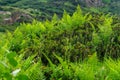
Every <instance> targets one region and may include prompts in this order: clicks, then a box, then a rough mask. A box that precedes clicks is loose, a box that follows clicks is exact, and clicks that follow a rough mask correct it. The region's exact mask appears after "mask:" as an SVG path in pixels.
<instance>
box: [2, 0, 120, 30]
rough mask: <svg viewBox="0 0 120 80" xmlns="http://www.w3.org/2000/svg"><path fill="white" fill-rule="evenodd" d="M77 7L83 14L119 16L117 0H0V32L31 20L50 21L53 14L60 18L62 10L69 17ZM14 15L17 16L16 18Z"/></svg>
mask: <svg viewBox="0 0 120 80" xmlns="http://www.w3.org/2000/svg"><path fill="white" fill-rule="evenodd" d="M77 5H80V6H81V8H82V9H83V11H84V13H87V12H91V13H97V14H100V13H102V12H105V13H109V12H111V13H112V14H117V15H119V14H120V10H119V9H120V1H119V0H35V1H33V0H0V25H1V26H2V27H0V31H5V30H6V29H8V30H14V28H10V27H8V26H6V24H8V25H9V24H10V25H11V24H12V25H13V24H15V25H16V24H19V23H23V22H31V21H32V20H33V19H36V20H38V21H43V20H46V19H49V20H50V19H51V18H52V16H53V15H54V14H55V13H56V14H57V15H58V16H59V17H62V14H63V12H64V10H65V11H67V12H68V13H69V14H70V15H71V14H72V13H73V12H74V11H75V9H76V6H77ZM14 13H18V14H19V15H17V16H16V14H14ZM12 16H14V17H12ZM3 26H5V27H3Z"/></svg>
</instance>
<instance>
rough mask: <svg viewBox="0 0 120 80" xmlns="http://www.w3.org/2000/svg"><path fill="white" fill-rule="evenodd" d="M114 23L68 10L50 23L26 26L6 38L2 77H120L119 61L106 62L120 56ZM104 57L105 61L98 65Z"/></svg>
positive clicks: (0, 53)
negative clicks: (69, 12) (71, 12)
mask: <svg viewBox="0 0 120 80" xmlns="http://www.w3.org/2000/svg"><path fill="white" fill-rule="evenodd" d="M114 20H116V18H113V17H111V15H104V14H102V15H95V14H92V15H91V14H85V15H83V14H82V11H81V9H80V7H79V6H78V7H77V10H76V12H74V13H73V15H72V16H70V15H69V14H68V13H67V12H66V11H64V14H63V18H62V19H59V18H58V17H57V16H56V15H54V17H53V19H52V20H51V21H49V20H46V21H45V22H38V21H33V23H32V24H21V25H20V26H19V27H18V28H17V29H16V30H15V31H14V32H13V33H10V32H7V33H6V34H5V35H3V36H2V37H1V40H0V70H1V72H0V79H7V80H12V78H14V79H15V80H27V79H30V80H42V79H46V80H49V79H51V80H53V79H55V80H65V79H66V80H71V79H73V80H80V79H81V80H88V79H90V80H94V79H102V80H104V79H107V80H110V79H119V74H120V73H119V68H118V66H119V62H120V61H119V60H118V62H115V61H113V60H112V59H111V60H108V59H107V58H108V57H111V58H116V59H117V58H119V56H120V54H119V53H120V33H119V29H120V27H119V22H116V21H114ZM94 53H95V54H94ZM96 57H97V58H96ZM104 58H105V60H104V61H105V63H104V62H103V63H101V62H99V61H98V60H100V61H102V60H103V59H104ZM111 61H112V62H113V63H111ZM72 62H74V63H72ZM110 63H111V64H110ZM111 65H114V66H111ZM116 70H118V71H116ZM109 72H110V73H109ZM89 73H90V74H89ZM107 73H109V74H107ZM112 73H113V74H112ZM88 74H89V75H88Z"/></svg>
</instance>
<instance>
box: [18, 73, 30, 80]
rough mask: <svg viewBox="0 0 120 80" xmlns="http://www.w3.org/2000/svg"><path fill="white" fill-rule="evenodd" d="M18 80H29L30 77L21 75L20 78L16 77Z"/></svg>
mask: <svg viewBox="0 0 120 80" xmlns="http://www.w3.org/2000/svg"><path fill="white" fill-rule="evenodd" d="M16 78H17V80H29V78H28V76H26V75H24V74H21V75H19V76H17V77H16Z"/></svg>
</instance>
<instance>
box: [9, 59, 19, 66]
mask: <svg viewBox="0 0 120 80" xmlns="http://www.w3.org/2000/svg"><path fill="white" fill-rule="evenodd" d="M8 60H9V63H10V64H11V65H12V66H13V67H16V66H17V64H18V63H17V61H16V60H15V59H14V58H9V59H8Z"/></svg>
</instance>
